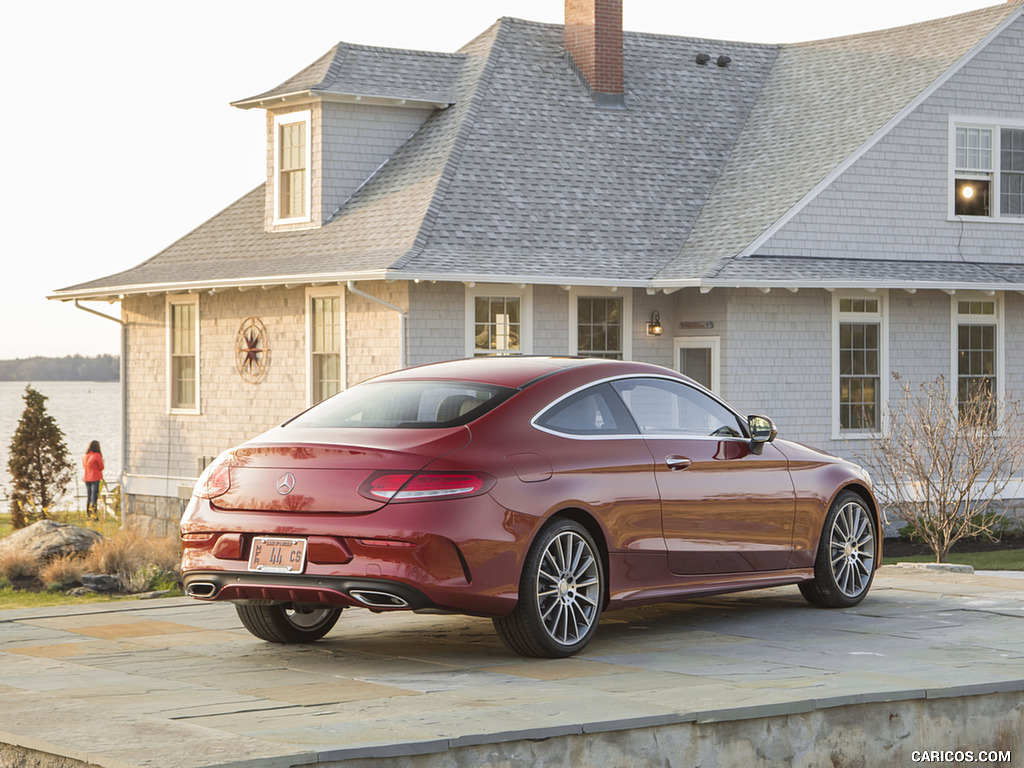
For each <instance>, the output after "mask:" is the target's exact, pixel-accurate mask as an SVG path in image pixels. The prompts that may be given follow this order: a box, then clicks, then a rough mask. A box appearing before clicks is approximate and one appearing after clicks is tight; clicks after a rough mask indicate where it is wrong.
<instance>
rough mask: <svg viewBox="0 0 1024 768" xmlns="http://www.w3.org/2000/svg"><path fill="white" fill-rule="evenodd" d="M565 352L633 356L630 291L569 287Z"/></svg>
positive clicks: (598, 355) (616, 356)
mask: <svg viewBox="0 0 1024 768" xmlns="http://www.w3.org/2000/svg"><path fill="white" fill-rule="evenodd" d="M569 354H570V355H580V356H582V357H603V358H607V359H610V360H632V359H633V290H632V289H631V288H624V289H621V290H615V289H612V288H592V287H573V288H570V289H569Z"/></svg>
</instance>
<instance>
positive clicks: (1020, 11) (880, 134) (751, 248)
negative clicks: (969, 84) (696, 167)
mask: <svg viewBox="0 0 1024 768" xmlns="http://www.w3.org/2000/svg"><path fill="white" fill-rule="evenodd" d="M1014 1H1015V0H1010V2H1014ZM1017 5H1018V6H1019V7H1018V8H1017V10H1016V11H1013V12H1011V13H1009V14H1008V15H1007V17H1006V18H1005V19H1003V21H1002V22H1000V23H999V24H998V25H996V27H994V28H993V29H992V31H990V32H989V33H988V34H987V35H986V36H985V37H984V38H982V39H981V40H980V41H979V42H978V43H976V44H975V45H974V46H973V47H972V48H971V49H970V50H969V51H968V52H967V53H965V54H964V55H963V56H961V57H960V59H959V60H958V61H957V62H956V63H954V64H953V66H951V67H949V68H948V69H947V70H946V71H945V72H944V73H943V74H942V75H941V76H940V77H939V78H938V79H936V80H935V81H933V82H932V83H931V85H929V86H928V87H927V88H925V89H924V90H923V91H921V93H920V94H918V95H917V97H916V98H914V99H913V100H912V101H911V102H910V103H908V104H907V105H906V106H905V107H904V108H903V109H902V110H900V111H899V112H898V113H897V114H896V115H894V116H893V117H892V119H890V120H889V121H888V122H887V123H886V124H885V125H883V126H882V127H881V128H880V129H879V130H878V131H877V132H876V133H875V134H874V135H873V136H872V137H871V138H869V139H868V140H867V141H866V142H864V143H863V144H862V145H861V146H860V147H858V148H857V150H856V151H854V152H853V153H852V154H850V155H849V156H848V157H847V158H846V159H845V160H844V161H843V162H841V163H840V164H839V165H837V166H836V167H835V168H834V169H833V170H832V171H831V172H830V173H829V174H828V175H827V176H826V177H825V178H823V179H822V180H821V181H820V182H818V184H816V185H815V186H814V187H813V188H812V189H811V190H810V191H808V192H807V194H806V195H804V196H803V197H802V198H801V199H800V200H799V201H798V202H797V203H796V204H795V205H793V206H792V207H791V208H790V209H789V210H787V211H786V212H785V213H784V214H783V215H782V216H781V217H779V218H778V219H776V220H775V221H774V222H773V223H772V224H771V226H769V227H768V228H767V229H766V230H765V231H764V232H762V233H761V235H759V236H758V237H757V238H756V239H754V240H753V241H752V242H751V243H750V244H749V245H748V246H747V247H746V248H744V249H743V250H742V251H741V252H740V253H739V254H737V257H738V258H745V257H747V256H751V255H753V254H754V253H756V252H757V251H758V249H760V248H761V247H762V246H763V245H764V244H765V243H766V242H768V241H769V240H770V239H771V238H772V237H773V236H774V235H775V234H776V233H777V232H778V231H779V230H780V229H782V228H783V227H784V226H785V225H786V224H787V223H789V222H790V221H791V220H792V219H793V218H794V217H795V216H797V215H798V214H799V213H800V212H801V211H802V210H803V209H804V208H806V207H807V206H808V205H809V204H810V203H811V202H812V201H813V200H814V199H815V198H816V197H817V196H818V195H820V194H821V193H822V192H823V191H824V190H826V189H828V188H829V187H830V186H831V185H832V184H833V183H834V182H835V181H836V179H838V178H839V177H840V176H842V175H843V173H845V172H846V171H847V170H849V168H850V167H851V166H852V165H853V164H854V163H856V162H857V161H858V160H860V159H861V158H862V157H863V156H864V155H865V154H866V153H867V152H869V151H870V150H871V149H872V148H874V147H875V146H876V145H877V144H878V143H879V142H880V141H882V139H884V138H885V137H886V136H887V135H888V134H889V133H890V132H891V131H892V130H893V129H894V128H895V127H896V126H898V125H899V124H900V123H902V122H903V121H904V120H905V119H906V118H907V117H908V116H909V115H911V114H912V113H913V112H914V111H915V110H917V108H918V107H920V106H921V104H923V103H924V102H925V101H926V100H927V99H928V98H930V97H931V96H932V95H933V94H934V93H935V92H936V91H938V90H939V89H940V88H941V87H942V86H943V85H945V84H946V83H947V82H949V80H950V79H951V78H953V77H954V76H955V75H956V73H957V72H959V71H960V70H961V69H963V67H964V66H965V65H967V64H968V63H969V62H970V61H971V60H972V59H973V58H974V57H975V56H977V55H978V53H979V52H980V51H982V50H983V49H984V48H986V47H987V46H988V45H989V44H990V43H991V42H992V41H993V40H995V39H996V38H997V37H998V36H999V35H1000V34H1002V32H1003V31H1004V30H1005V29H1006V28H1007V27H1008V26H1010V25H1011V24H1013V23H1014V22H1015V21H1017V19H1019V18H1021V17H1022V16H1024V4H1022V3H1020V2H1019V0H1018V2H1017Z"/></svg>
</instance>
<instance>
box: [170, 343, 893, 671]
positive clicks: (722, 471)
mask: <svg viewBox="0 0 1024 768" xmlns="http://www.w3.org/2000/svg"><path fill="white" fill-rule="evenodd" d="M775 436H776V430H775V426H774V425H773V424H772V422H771V420H770V419H768V418H766V417H764V416H749V417H745V416H741V415H740V414H739V413H737V412H736V411H735V410H734V409H732V408H731V407H730V406H728V405H727V404H726V403H724V402H723V401H721V400H720V399H718V398H717V397H715V395H714V394H712V393H711V392H709V391H707V390H706V389H704V388H702V387H700V386H699V385H697V384H696V383H694V382H693V381H691V380H690V379H688V378H686V377H685V376H682V375H681V374H678V373H676V372H674V371H671V370H668V369H666V368H661V367H658V366H654V365H648V364H644V363H633V362H620V361H615V360H596V359H580V358H542V357H491V358H478V359H469V360H457V361H452V362H447V363H437V364H432V365H424V366H420V367H416V368H409V369H406V370H402V371H397V372H395V373H390V374H387V375H384V376H380V377H378V378H375V379H372V380H370V381H367V382H364V383H362V384H359V385H358V386H355V387H351V388H350V389H347V390H345V391H344V392H341V393H340V394H338V395H335V396H334V397H332V398H330V399H328V400H325V401H324V402H322V403H320V404H319V405H316V406H314V407H313V408H311V409H309V410H307V411H305V412H304V413H302V414H300V415H298V416H296V417H295V418H293V419H291V420H290V421H287V422H285V423H284V424H282V425H281V426H279V427H276V428H274V429H271V430H270V431H269V432H266V433H265V434H263V435H260V436H259V437H257V438H255V439H253V440H250V441H249V442H247V443H244V444H243V445H241V446H239V447H237V448H234V449H233V450H230V451H227V452H226V453H224V454H223V455H221V456H220V457H219V458H218V460H217V461H216V462H215V463H214V464H212V465H211V466H210V467H209V468H208V469H207V470H206V471H205V472H204V473H203V476H202V477H201V478H200V480H199V482H198V484H197V486H196V490H195V493H194V495H193V496H192V499H191V501H190V502H189V505H188V509H187V510H186V512H185V515H184V518H183V519H182V523H181V535H182V544H183V556H182V576H183V580H184V584H185V591H186V593H187V594H189V595H191V596H192V597H195V598H198V599H200V600H220V601H227V602H231V603H234V604H235V607H236V610H237V611H238V615H239V617H240V618H241V621H242V623H243V624H244V625H245V626H246V628H247V629H249V631H250V632H252V633H253V634H254V635H256V636H257V637H260V638H262V639H264V640H269V641H272V642H278V643H297V642H310V641H313V640H317V639H319V638H321V637H323V636H324V635H325V634H327V633H328V632H329V631H330V630H331V628H332V627H333V626H334V624H335V622H337V620H338V618H339V616H340V614H341V612H342V610H343V609H344V608H346V607H349V606H362V607H365V608H369V609H370V610H371V611H425V612H435V613H436V612H449V613H461V614H471V615H475V616H487V617H491V618H492V619H493V621H494V626H495V628H496V629H497V632H498V634H499V635H500V636H501V638H502V639H503V640H504V641H505V643H506V644H507V645H508V646H509V647H510V648H511V649H512V650H514V651H516V652H518V653H520V654H523V655H526V656H547V657H565V656H570V655H572V654H574V653H576V652H578V651H579V650H581V649H582V648H583V647H584V646H586V645H587V643H588V642H590V640H591V638H592V637H593V636H594V633H595V631H596V630H597V626H598V621H599V619H600V616H601V613H602V611H604V610H611V609H615V608H624V607H629V606H637V605H644V604H649V603H657V602H665V601H668V600H677V599H684V598H689V597H694V596H698V595H709V594H715V593H723V592H732V591H738V590H744V589H755V588H759V587H770V586H778V585H783V584H796V585H797V586H798V587H799V588H800V591H801V592H802V593H803V595H804V597H805V598H806V599H807V600H808V601H809V602H810V603H812V604H814V605H816V606H820V607H824V608H842V607H848V606H852V605H856V604H857V603H859V602H860V601H861V600H862V599H863V598H864V596H865V595H866V594H867V592H868V589H869V588H870V586H871V581H872V578H873V576H874V572H875V568H876V566H877V563H878V561H879V558H880V555H881V552H880V539H879V530H880V526H879V517H878V505H877V503H876V501H875V498H874V496H873V495H872V492H871V482H870V479H869V477H868V475H867V473H866V472H865V471H864V470H862V469H860V468H859V467H857V466H856V465H854V464H851V463H850V462H848V461H845V460H843V459H840V458H836V457H834V456H830V455H828V454H825V453H822V452H820V451H817V450H814V449H812V448H808V447H805V446H802V445H798V444H796V443H791V442H787V441H785V440H776V439H775Z"/></svg>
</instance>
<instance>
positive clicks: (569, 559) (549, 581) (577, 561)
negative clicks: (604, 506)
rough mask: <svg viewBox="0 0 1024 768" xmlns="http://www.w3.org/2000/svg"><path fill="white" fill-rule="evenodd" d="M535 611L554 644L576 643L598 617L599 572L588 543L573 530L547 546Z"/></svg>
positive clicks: (543, 557)
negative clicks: (536, 610)
mask: <svg viewBox="0 0 1024 768" xmlns="http://www.w3.org/2000/svg"><path fill="white" fill-rule="evenodd" d="M536 595H537V609H538V612H539V614H540V618H541V622H542V623H543V625H544V629H545V630H546V632H547V634H548V635H549V636H550V637H551V639H552V640H554V641H555V642H556V643H558V644H560V645H564V646H570V645H573V644H575V643H578V642H579V641H580V640H581V639H582V638H583V637H584V636H585V635H586V634H587V633H588V631H589V630H590V628H591V627H592V626H593V624H594V622H595V621H597V618H598V616H599V614H600V610H599V606H600V601H601V581H600V571H599V566H598V562H597V558H596V556H595V553H594V552H593V550H592V549H591V547H590V544H589V543H588V542H587V541H586V540H585V539H584V538H583V537H582V536H580V535H579V534H578V533H576V532H575V531H572V530H568V531H563V532H561V533H559V534H558V535H557V536H555V537H554V538H553V539H552V540H551V542H550V543H549V544H548V545H547V547H546V549H545V550H544V553H543V555H542V556H541V558H540V563H539V567H538V569H537V592H536Z"/></svg>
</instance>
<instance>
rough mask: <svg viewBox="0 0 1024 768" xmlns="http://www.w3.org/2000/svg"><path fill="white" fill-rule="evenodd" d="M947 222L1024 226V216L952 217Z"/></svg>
mask: <svg viewBox="0 0 1024 768" xmlns="http://www.w3.org/2000/svg"><path fill="white" fill-rule="evenodd" d="M946 221H948V222H949V223H950V224H958V223H960V222H962V221H987V222H989V223H991V224H1017V225H1019V224H1024V216H999V217H996V216H951V217H947V219H946Z"/></svg>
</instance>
